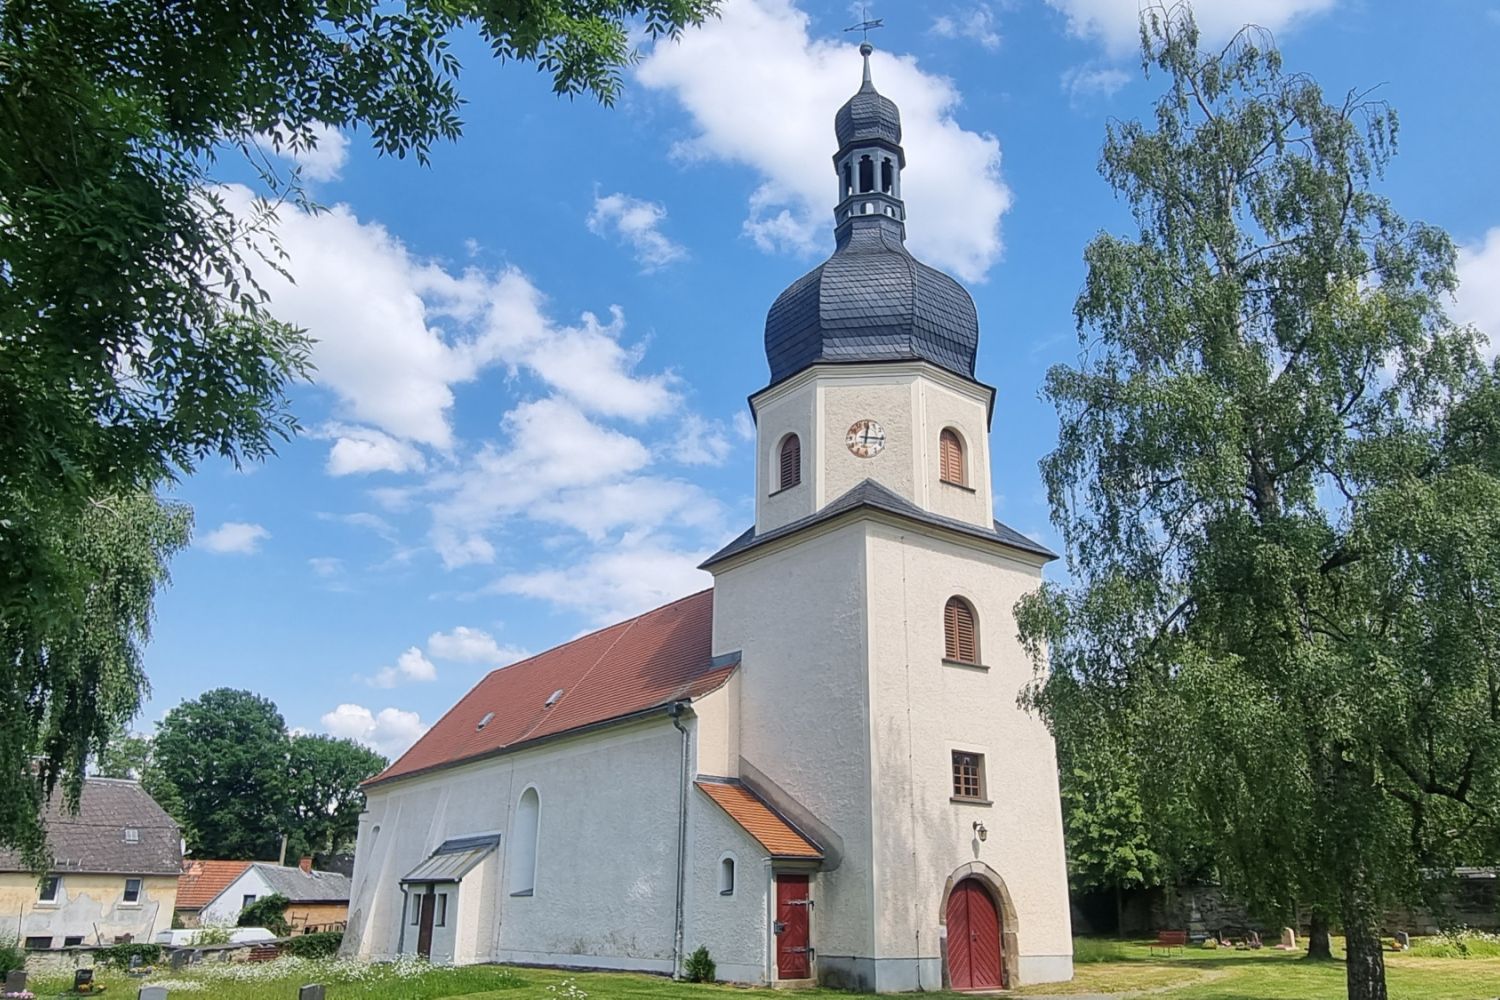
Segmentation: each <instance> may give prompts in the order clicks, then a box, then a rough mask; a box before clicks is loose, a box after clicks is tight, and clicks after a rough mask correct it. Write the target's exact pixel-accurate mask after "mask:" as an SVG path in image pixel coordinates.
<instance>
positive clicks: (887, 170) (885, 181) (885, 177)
mask: <svg viewBox="0 0 1500 1000" xmlns="http://www.w3.org/2000/svg"><path fill="white" fill-rule="evenodd" d="M895 189H896V172H895V171H894V170H892V169H891V158H890V157H889V156H886V157H882V158H881V160H880V190H882V191H884V192H885V193H886V194H890V193H891V192H893V191H894V190H895Z"/></svg>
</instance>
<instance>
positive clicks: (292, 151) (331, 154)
mask: <svg viewBox="0 0 1500 1000" xmlns="http://www.w3.org/2000/svg"><path fill="white" fill-rule="evenodd" d="M255 139H256V141H257V142H258V143H259V144H260V145H261V146H262V147H263V148H265V149H268V150H270V151H271V152H273V153H275V155H277V156H279V157H281V158H282V159H284V160H290V161H292V162H293V163H295V164H296V165H297V166H299V167H301V168H302V177H303V179H304V180H309V181H332V180H338V177H339V174H340V173H341V172H342V171H343V169H344V164H345V163H347V162H348V161H349V137H348V136H346V135H344V133H342V132H340V131H339V130H338V129H336V128H334V127H333V126H332V125H324V124H322V123H321V122H318V123H315V124H314V125H313V126H312V145H310V146H299V147H297V148H294V147H293V146H292V145H291V144H290V143H289V142H288V141H287V135H286V132H285V131H282V132H278V133H277V134H276V135H274V136H272V135H268V134H265V133H261V134H259V135H257V136H256V137H255Z"/></svg>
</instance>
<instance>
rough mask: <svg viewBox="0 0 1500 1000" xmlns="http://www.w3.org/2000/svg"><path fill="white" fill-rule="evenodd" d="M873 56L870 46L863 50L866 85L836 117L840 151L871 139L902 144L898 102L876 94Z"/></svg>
mask: <svg viewBox="0 0 1500 1000" xmlns="http://www.w3.org/2000/svg"><path fill="white" fill-rule="evenodd" d="M870 52H871V47H870V46H869V45H868V44H866V45H861V46H860V54H861V55H863V56H864V57H865V77H864V82H863V83H862V84H861V85H860V88H859V92H858V93H856V94H855V95H854V96H853V97H851V98H849V100H847V101H845V102H844V106H843V107H841V108H839V110H838V112H837V113H836V114H835V115H834V116H833V131H834V135H836V136H837V137H838V140H839V146H840V148H842V147H844V146H847V145H849V144H850V143H855V142H862V141H865V140H868V139H884V140H885V141H886V142H890V143H896V144H899V143H900V142H901V111H900V109H898V108H897V107H896V102H895V101H893V100H891V99H890V98H889V97H885V96H883V95H882V94H880V93H879V92H878V91H876V89H875V84H874V83H872V82H871V80H870Z"/></svg>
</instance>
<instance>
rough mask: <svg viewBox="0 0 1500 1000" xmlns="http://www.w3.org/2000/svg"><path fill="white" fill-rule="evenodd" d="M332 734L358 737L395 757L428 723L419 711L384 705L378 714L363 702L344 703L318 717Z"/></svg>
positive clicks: (359, 739) (352, 737)
mask: <svg viewBox="0 0 1500 1000" xmlns="http://www.w3.org/2000/svg"><path fill="white" fill-rule="evenodd" d="M319 721H320V722H322V724H323V731H324V732H326V733H328V734H329V735H330V736H338V737H342V738H343V739H349V740H355V741H357V742H359V743H363V744H364V745H365V746H367V747H369V748H370V749H371V750H374V751H375V752H376V753H382V754H385V756H387V757H389V758H391V759H393V760H394V759H395V758H397V757H399V756H401V755H402V754H403V753H405V752H406V751H407V750H408V749H410V748H411V745H412V744H413V743H415V742H417V739H418V738H419V737H421V735H422V734H423V733H425V732H427V725H426V724H425V723H424V722H422V717H421V716H420V715H418V714H417V713H416V712H407V711H403V710H402V709H399V708H382V709H381V710H380V712H379V714H376V713H373V712H371V711H370V710H369V709H368V708H366V707H364V706H363V705H351V704H347V703H346V704H343V705H340V706H339V707H338V708H335V709H334V710H333V711H331V712H326V713H324V715H323V717H322V718H321V719H320V720H319Z"/></svg>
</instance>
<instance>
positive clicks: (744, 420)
mask: <svg viewBox="0 0 1500 1000" xmlns="http://www.w3.org/2000/svg"><path fill="white" fill-rule="evenodd" d="M734 433H735V434H736V435H738V437H739V439H740V440H741V441H754V440H755V421H754V420H752V419H751V418H750V414H748V413H746V412H745V411H744V410H736V411H735V414H734Z"/></svg>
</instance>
